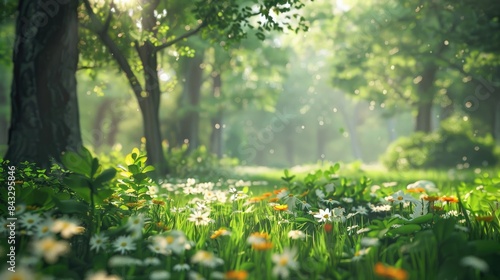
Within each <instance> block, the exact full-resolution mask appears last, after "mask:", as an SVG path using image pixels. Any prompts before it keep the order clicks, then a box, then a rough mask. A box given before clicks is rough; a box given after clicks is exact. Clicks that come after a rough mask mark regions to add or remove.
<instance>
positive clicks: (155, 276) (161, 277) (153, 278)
mask: <svg viewBox="0 0 500 280" xmlns="http://www.w3.org/2000/svg"><path fill="white" fill-rule="evenodd" d="M149 279H150V280H166V279H170V272H168V271H166V270H155V271H153V272H151V274H149Z"/></svg>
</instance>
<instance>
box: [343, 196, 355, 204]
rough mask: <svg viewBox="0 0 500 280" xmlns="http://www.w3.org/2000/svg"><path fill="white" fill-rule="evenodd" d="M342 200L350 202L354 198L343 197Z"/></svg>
mask: <svg viewBox="0 0 500 280" xmlns="http://www.w3.org/2000/svg"><path fill="white" fill-rule="evenodd" d="M342 201H343V202H345V203H352V202H353V201H354V200H353V199H352V198H350V197H343V198H342Z"/></svg>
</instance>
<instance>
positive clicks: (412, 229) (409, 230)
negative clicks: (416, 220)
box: [389, 224, 422, 235]
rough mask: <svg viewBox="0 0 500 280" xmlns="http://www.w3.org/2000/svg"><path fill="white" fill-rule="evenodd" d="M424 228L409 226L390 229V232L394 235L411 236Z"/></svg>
mask: <svg viewBox="0 0 500 280" xmlns="http://www.w3.org/2000/svg"><path fill="white" fill-rule="evenodd" d="M421 229H422V228H421V227H420V226H419V225H414V224H409V225H402V226H400V227H398V228H393V229H390V230H389V232H390V233H392V234H403V235H404V234H410V233H414V232H416V231H419V230H421Z"/></svg>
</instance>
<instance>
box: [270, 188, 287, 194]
mask: <svg viewBox="0 0 500 280" xmlns="http://www.w3.org/2000/svg"><path fill="white" fill-rule="evenodd" d="M286 190H287V188H281V189H277V190H274V191H273V193H274V194H279V193H280V192H281V191H286Z"/></svg>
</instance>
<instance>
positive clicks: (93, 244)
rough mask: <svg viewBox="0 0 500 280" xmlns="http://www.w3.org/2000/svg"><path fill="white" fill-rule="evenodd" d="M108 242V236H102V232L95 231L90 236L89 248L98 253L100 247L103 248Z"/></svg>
mask: <svg viewBox="0 0 500 280" xmlns="http://www.w3.org/2000/svg"><path fill="white" fill-rule="evenodd" d="M107 242H108V237H106V236H104V234H103V233H96V234H95V235H94V236H92V238H90V250H95V251H96V252H97V253H99V250H100V249H104V248H105V247H106V244H107Z"/></svg>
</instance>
